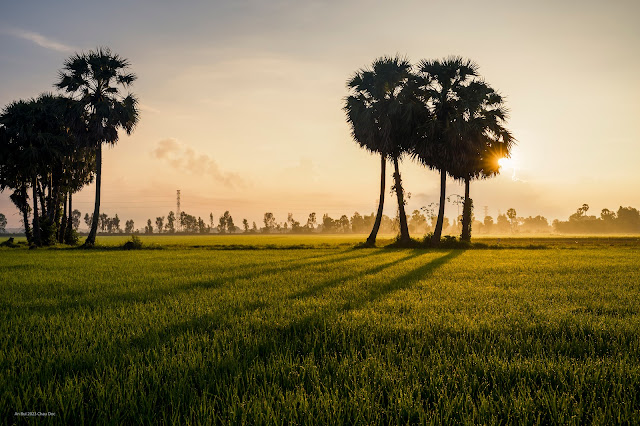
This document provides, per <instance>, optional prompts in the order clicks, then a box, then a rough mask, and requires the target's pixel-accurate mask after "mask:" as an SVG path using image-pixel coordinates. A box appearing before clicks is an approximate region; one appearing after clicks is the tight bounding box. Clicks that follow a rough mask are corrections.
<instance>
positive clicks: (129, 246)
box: [123, 234, 142, 250]
mask: <svg viewBox="0 0 640 426" xmlns="http://www.w3.org/2000/svg"><path fill="white" fill-rule="evenodd" d="M123 248H124V249H125V250H140V249H141V248H142V240H141V239H140V237H138V236H137V235H136V234H132V235H131V240H129V241H127V242H126V243H124V246H123Z"/></svg>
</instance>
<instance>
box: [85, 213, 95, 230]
mask: <svg viewBox="0 0 640 426" xmlns="http://www.w3.org/2000/svg"><path fill="white" fill-rule="evenodd" d="M92 222H93V215H91V216H89V213H85V214H84V223H85V224H86V225H87V228H89V229H91V223H92Z"/></svg>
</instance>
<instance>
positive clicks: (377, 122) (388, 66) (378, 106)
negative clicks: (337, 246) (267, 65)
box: [344, 56, 419, 245]
mask: <svg viewBox="0 0 640 426" xmlns="http://www.w3.org/2000/svg"><path fill="white" fill-rule="evenodd" d="M411 68H412V67H411V64H410V63H409V61H408V60H406V59H403V58H400V57H397V56H396V57H393V58H392V57H382V58H379V59H376V60H375V61H374V62H373V64H372V67H371V69H360V70H358V71H356V73H355V75H354V76H353V77H352V78H351V79H350V80H349V81H348V82H347V87H348V88H349V90H350V91H351V95H350V96H348V97H347V98H346V100H345V106H344V110H345V112H346V113H347V122H348V123H349V124H350V125H351V136H352V137H353V139H354V140H355V141H356V142H357V143H358V144H359V145H360V146H361V147H363V148H365V149H367V150H368V151H370V152H373V153H377V154H380V200H379V202H378V212H377V215H376V220H375V222H374V225H373V229H372V230H371V233H370V234H369V237H368V238H367V242H366V243H367V244H368V245H374V244H375V241H376V237H377V234H378V230H379V229H380V222H381V220H382V211H383V208H384V191H385V174H386V161H387V159H390V160H392V161H393V165H394V181H395V183H394V189H395V192H396V195H397V198H398V209H399V216H400V241H401V242H408V241H409V240H410V238H409V229H408V227H407V217H406V214H405V209H404V192H403V189H402V180H401V178H400V170H399V165H398V162H399V159H400V157H401V156H402V154H403V153H404V152H405V150H406V147H407V146H409V144H410V142H411V141H410V138H411V137H412V135H413V133H414V132H413V130H414V129H415V124H416V123H417V119H416V116H417V109H418V108H419V103H418V101H417V99H414V98H415V97H414V96H413V95H412V93H413V92H412V91H413V90H414V89H415V87H416V86H415V85H414V84H412V82H414V81H415V77H414V76H413V74H412V72H411Z"/></svg>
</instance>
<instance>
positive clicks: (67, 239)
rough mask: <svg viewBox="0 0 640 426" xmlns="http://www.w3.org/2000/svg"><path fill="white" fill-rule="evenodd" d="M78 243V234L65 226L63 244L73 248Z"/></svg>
mask: <svg viewBox="0 0 640 426" xmlns="http://www.w3.org/2000/svg"><path fill="white" fill-rule="evenodd" d="M79 242H80V235H79V234H78V232H77V231H76V230H75V229H73V228H72V227H70V226H67V229H66V230H65V235H64V243H65V244H68V245H70V246H75V245H77V244H78V243H79Z"/></svg>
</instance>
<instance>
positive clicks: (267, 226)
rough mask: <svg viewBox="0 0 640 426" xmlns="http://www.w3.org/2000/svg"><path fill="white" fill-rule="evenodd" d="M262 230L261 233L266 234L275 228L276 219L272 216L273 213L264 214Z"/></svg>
mask: <svg viewBox="0 0 640 426" xmlns="http://www.w3.org/2000/svg"><path fill="white" fill-rule="evenodd" d="M263 222H264V229H263V231H264V232H266V233H270V232H273V230H274V229H275V227H276V218H275V217H274V216H273V213H271V212H267V213H265V214H264V219H263Z"/></svg>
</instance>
